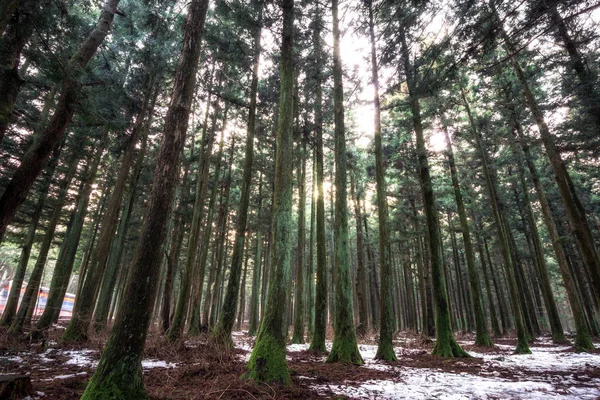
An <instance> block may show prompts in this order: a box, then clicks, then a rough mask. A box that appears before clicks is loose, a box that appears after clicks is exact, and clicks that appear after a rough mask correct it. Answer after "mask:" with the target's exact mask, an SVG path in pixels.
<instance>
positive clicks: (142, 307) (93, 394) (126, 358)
mask: <svg viewBox="0 0 600 400" xmlns="http://www.w3.org/2000/svg"><path fill="white" fill-rule="evenodd" d="M207 10H208V0H192V1H191V3H190V6H189V11H188V15H187V19H186V22H185V27H184V33H183V44H184V45H183V47H182V50H181V53H180V56H179V64H178V66H177V70H176V72H175V79H174V87H173V93H172V96H171V104H170V105H169V109H168V111H167V115H166V117H165V125H164V126H165V127H164V137H163V141H162V144H161V146H160V151H159V155H158V159H157V163H156V169H155V172H154V179H153V182H152V191H151V194H150V199H149V202H148V208H147V211H146V216H145V219H144V221H145V222H144V226H143V227H142V231H141V235H140V240H139V244H138V247H137V250H136V253H135V256H134V260H133V262H132V264H131V270H130V271H129V273H128V277H127V282H126V285H125V288H124V292H123V294H122V298H124V299H127V301H123V302H120V304H119V309H118V311H117V317H116V318H115V323H114V326H113V329H112V331H111V334H110V337H109V339H108V342H107V344H106V348H105V350H104V352H103V353H102V358H101V359H100V363H99V364H98V368H97V369H96V372H95V373H94V375H93V376H92V379H91V380H90V382H89V383H88V386H87V388H86V390H85V392H84V393H83V396H82V399H83V400H101V399H106V398H119V399H147V398H148V395H147V394H146V391H145V388H144V384H143V377H142V366H141V359H142V352H143V349H144V343H145V342H146V336H147V334H148V327H149V325H150V319H151V317H152V306H153V305H154V298H155V296H156V291H157V289H158V288H157V284H158V278H159V275H160V265H161V261H162V247H163V243H164V240H165V236H166V233H167V232H166V226H167V218H168V216H169V213H170V211H171V207H172V204H173V195H174V193H175V186H176V184H177V181H178V180H177V174H178V171H179V161H180V158H181V152H182V149H183V147H184V145H185V134H186V131H187V126H188V117H189V114H190V106H191V103H192V98H193V95H194V92H195V88H196V72H197V71H198V60H199V58H200V47H201V46H200V44H201V39H202V33H203V30H204V21H205V19H206V12H207Z"/></svg>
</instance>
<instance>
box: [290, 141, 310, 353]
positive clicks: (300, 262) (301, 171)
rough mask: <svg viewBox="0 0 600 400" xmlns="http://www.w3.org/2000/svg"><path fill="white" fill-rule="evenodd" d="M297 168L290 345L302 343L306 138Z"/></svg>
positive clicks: (301, 148) (302, 144)
mask: <svg viewBox="0 0 600 400" xmlns="http://www.w3.org/2000/svg"><path fill="white" fill-rule="evenodd" d="M300 141H301V143H298V147H299V150H300V155H299V157H298V158H299V162H298V164H299V168H298V201H299V205H298V254H297V256H298V258H297V262H296V298H295V304H294V306H295V309H294V332H293V334H292V343H304V273H305V261H304V250H305V247H306V214H305V209H306V190H305V181H306V158H307V155H306V141H307V139H306V138H304V137H303V138H301V139H300Z"/></svg>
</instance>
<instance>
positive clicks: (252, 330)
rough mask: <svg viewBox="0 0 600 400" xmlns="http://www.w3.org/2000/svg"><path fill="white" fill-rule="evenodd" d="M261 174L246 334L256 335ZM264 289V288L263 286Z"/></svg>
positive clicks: (260, 176)
mask: <svg viewBox="0 0 600 400" xmlns="http://www.w3.org/2000/svg"><path fill="white" fill-rule="evenodd" d="M262 185H263V183H262V174H260V173H259V175H258V206H257V208H256V253H255V257H254V272H253V274H252V294H251V295H250V326H249V328H248V335H250V336H254V335H256V330H257V329H258V314H259V310H260V307H259V298H260V292H261V290H260V288H261V284H260V279H261V273H260V269H261V250H262V234H261V223H260V210H261V207H262ZM263 290H264V288H263Z"/></svg>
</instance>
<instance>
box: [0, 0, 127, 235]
mask: <svg viewBox="0 0 600 400" xmlns="http://www.w3.org/2000/svg"><path fill="white" fill-rule="evenodd" d="M118 4H119V0H106V3H105V4H104V7H103V8H102V11H101V12H100V17H99V20H98V23H97V24H96V26H95V27H94V29H92V31H91V32H90V34H89V36H88V37H87V38H86V40H85V41H84V42H83V43H82V44H81V45H80V46H79V48H78V49H77V51H76V52H75V54H74V55H73V56H72V57H71V59H70V60H69V62H68V64H67V65H66V66H65V68H66V69H67V71H68V75H67V76H65V77H64V78H63V79H62V85H61V90H60V93H61V94H60V98H59V100H58V104H57V105H56V108H55V110H54V114H53V115H52V119H51V120H50V122H49V124H48V126H47V127H46V128H45V129H44V131H43V133H42V134H41V135H40V137H39V139H38V140H37V141H35V142H34V143H33V144H32V145H31V147H30V148H29V149H28V150H27V152H26V153H25V155H24V156H23V158H22V160H21V164H20V165H19V167H18V168H17V170H16V171H15V173H14V175H13V176H12V179H11V180H10V182H9V184H8V185H7V186H6V189H5V190H4V193H2V197H0V237H1V236H3V235H4V232H5V231H6V228H7V227H8V225H9V224H10V222H11V220H12V219H13V217H14V215H15V213H16V212H17V210H18V209H19V207H20V206H21V203H23V201H25V198H26V197H27V194H28V193H29V190H30V189H31V186H32V185H33V182H34V181H35V179H36V178H37V176H38V175H39V173H40V171H41V170H42V168H43V167H44V164H45V163H46V161H47V159H48V156H49V155H50V154H51V153H52V151H53V150H54V149H55V148H56V146H58V144H59V143H60V141H61V139H62V138H63V136H64V134H65V132H66V130H67V126H68V125H69V123H70V122H71V118H72V117H73V114H74V113H75V108H76V106H77V103H78V99H79V83H78V82H77V79H78V78H79V77H81V76H82V74H83V71H84V69H85V66H86V65H87V63H88V62H89V61H90V60H91V58H92V57H93V56H94V55H95V54H96V51H97V50H98V47H99V46H100V44H101V43H102V42H103V41H104V38H105V37H106V36H107V35H108V32H109V30H110V27H111V25H112V22H113V18H114V16H115V12H116V11H117V5H118ZM0 28H1V26H0Z"/></svg>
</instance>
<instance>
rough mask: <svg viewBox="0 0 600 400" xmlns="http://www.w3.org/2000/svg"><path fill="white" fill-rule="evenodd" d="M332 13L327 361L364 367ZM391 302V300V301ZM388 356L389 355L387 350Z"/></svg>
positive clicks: (334, 9) (338, 55)
mask: <svg viewBox="0 0 600 400" xmlns="http://www.w3.org/2000/svg"><path fill="white" fill-rule="evenodd" d="M331 11H332V14H333V102H334V121H335V132H334V142H335V151H334V155H335V219H334V227H333V229H334V238H335V249H334V251H335V258H334V268H335V319H334V327H333V331H334V337H333V346H332V348H331V353H330V354H329V357H327V362H349V363H353V364H358V365H360V364H363V359H362V356H361V355H360V352H359V351H358V345H357V343H356V332H355V330H354V313H353V307H352V305H353V304H352V279H351V276H350V243H349V238H348V204H347V203H348V200H347V194H346V192H347V190H346V184H347V178H346V170H347V161H346V131H345V126H344V87H343V81H342V56H341V53H340V27H339V17H338V0H332V1H331ZM386 250H387V249H386ZM390 289H391V288H390ZM390 298H391V293H390ZM388 300H390V299H389V298H388ZM391 305H392V304H391V301H388V304H387V306H388V307H391ZM390 311H391V310H390ZM386 316H389V317H390V318H393V316H392V315H388V314H386ZM386 323H389V324H390V325H389V326H390V327H391V324H392V323H393V321H387V322H386ZM390 339H391V338H390ZM386 353H388V351H387V350H386ZM378 354H379V355H380V356H382V357H383V356H386V357H388V358H389V354H380V353H379V351H378ZM392 354H393V349H392Z"/></svg>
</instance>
